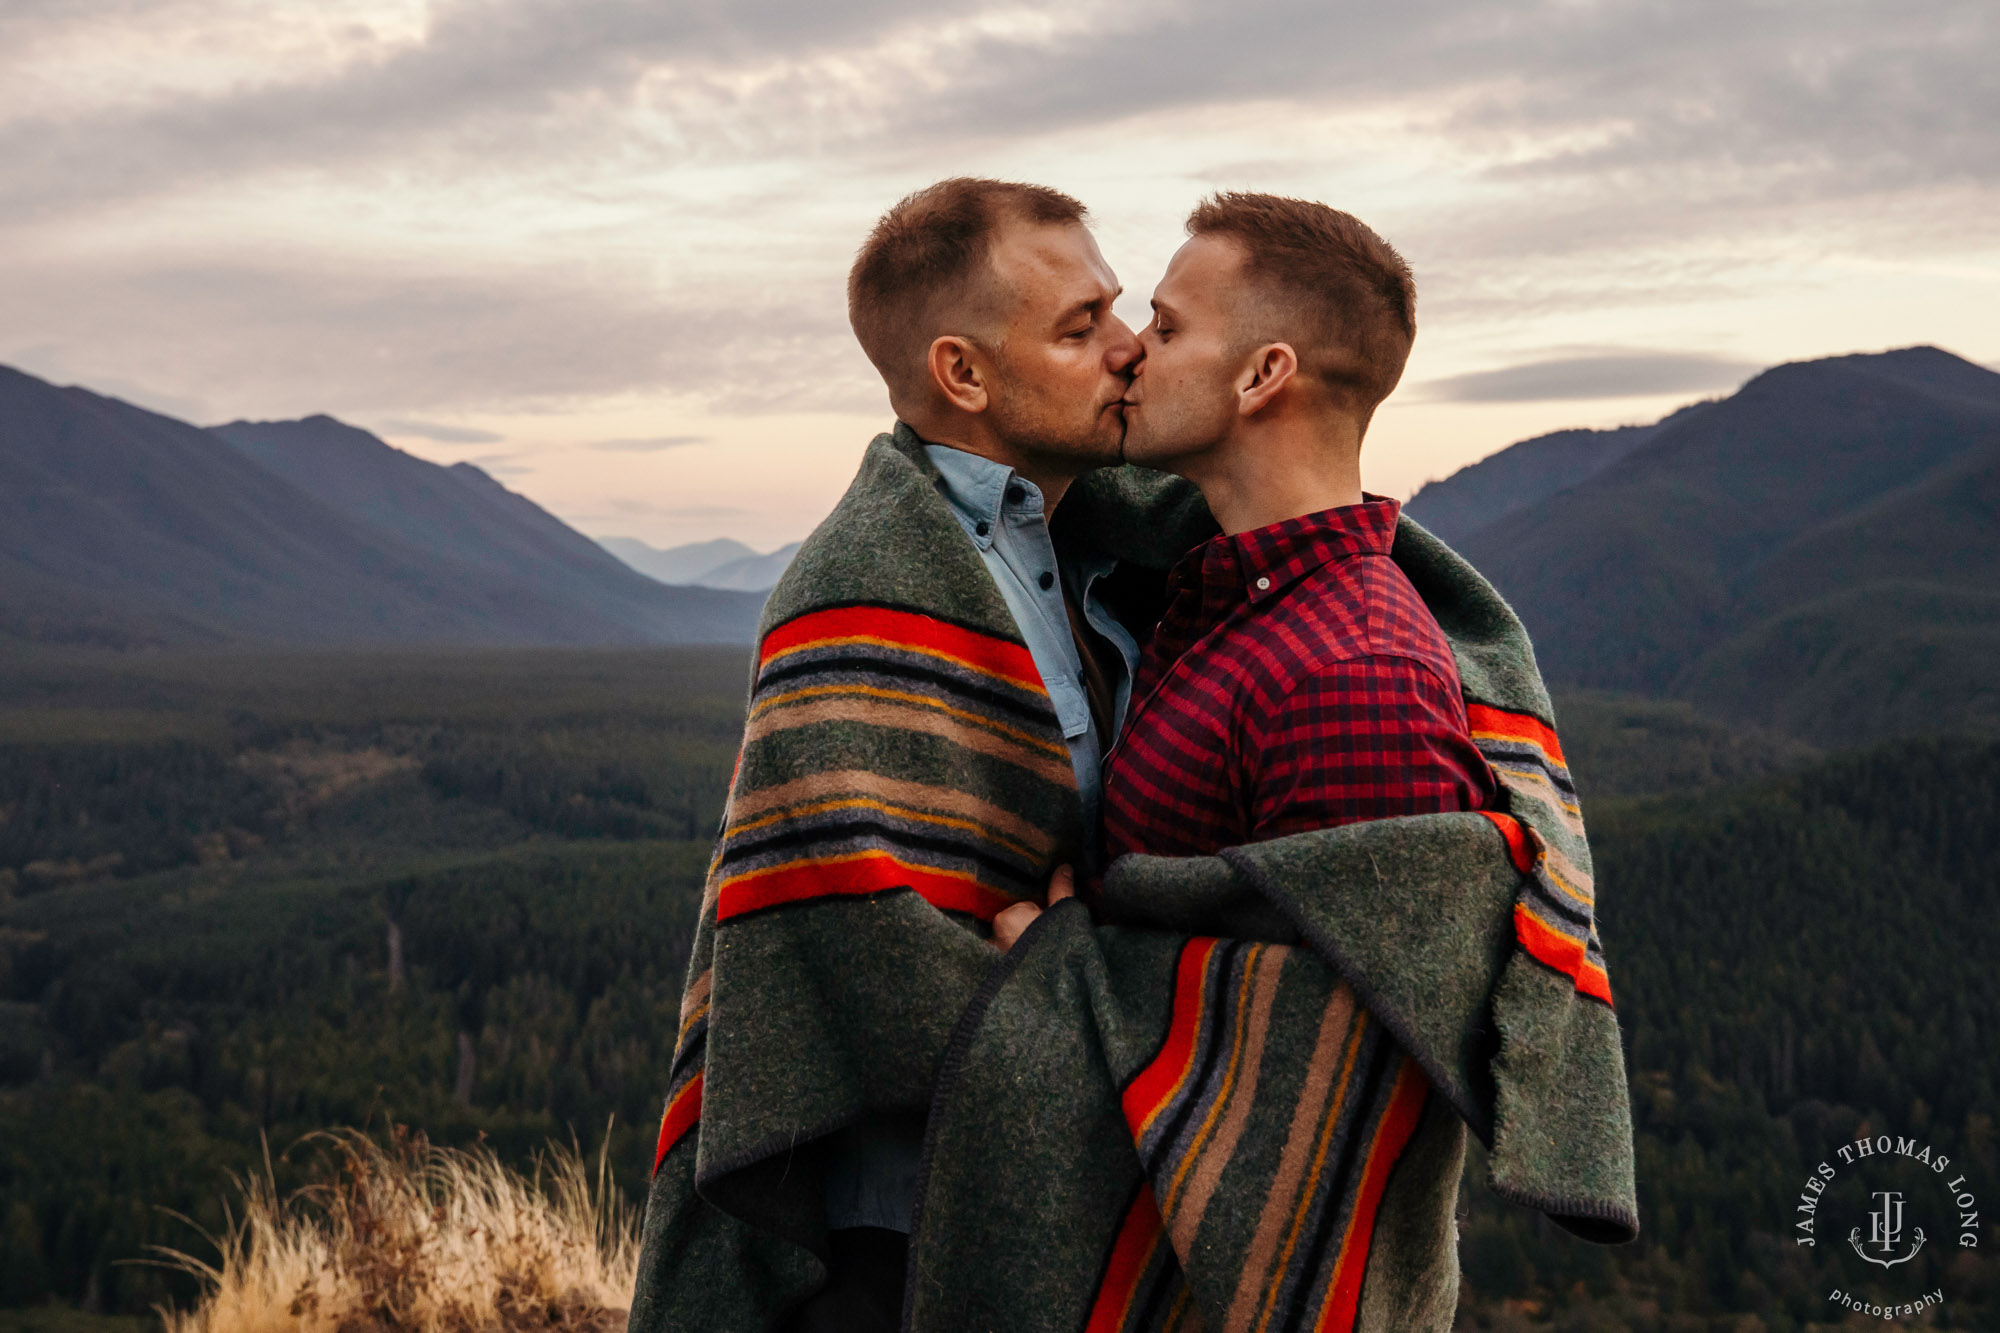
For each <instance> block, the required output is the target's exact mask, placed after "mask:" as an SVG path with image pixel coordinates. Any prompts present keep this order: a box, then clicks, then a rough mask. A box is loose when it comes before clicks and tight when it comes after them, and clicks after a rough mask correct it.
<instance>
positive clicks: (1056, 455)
mask: <svg viewBox="0 0 2000 1333" xmlns="http://www.w3.org/2000/svg"><path fill="white" fill-rule="evenodd" d="M991 256H992V263H993V268H994V272H995V276H996V277H997V278H998V280H999V287H998V290H999V291H1000V293H1001V299H1002V307H1001V315H1002V322H1001V325H1000V329H999V345H998V346H997V347H995V348H994V349H992V350H993V357H994V360H995V362H996V363H997V366H998V369H999V372H1000V373H999V375H998V377H997V380H996V382H995V383H994V384H993V385H992V386H991V390H990V400H989V401H990V406H989V408H988V410H989V412H990V413H991V420H992V423H993V429H994V432H995V434H997V435H999V437H1000V438H1001V439H1002V440H1003V441H1005V442H1006V443H1007V444H1008V445H1009V446H1010V447H1012V448H1013V449H1014V450H1015V451H1016V452H1017V453H1018V454H1019V455H1020V457H1021V458H1022V459H1023V460H1024V461H1032V462H1038V463H1040V464H1041V465H1042V466H1043V467H1044V468H1048V469H1052V470H1054V471H1058V472H1068V473H1072V474H1080V473H1082V472H1086V471H1089V470H1090V469H1091V468H1094V467H1100V466H1103V465H1105V464H1110V463H1116V462H1117V461H1118V457H1119V450H1120V448H1121V446H1122V445H1123V443H1124V440H1125V408H1124V399H1125V389H1126V385H1127V383H1128V380H1129V371H1130V369H1131V366H1132V363H1133V362H1134V361H1135V360H1137V359H1138V357H1139V340H1138V339H1137V338H1136V337H1134V336H1133V334H1132V330H1131V329H1130V328H1128V327H1126V325H1125V321H1123V320H1121V319H1119V318H1118V316H1116V315H1114V314H1112V313H1111V303H1112V301H1114V300H1115V299H1117V296H1118V292H1119V287H1118V277H1117V275H1116V274H1114V273H1113V272H1112V271H1111V266H1110V265H1108V264H1106V263H1105V262H1104V256H1103V255H1101V254H1099V253H1098V252H1097V242H1096V241H1095V240H1093V239H1091V235H1090V232H1089V231H1087V230H1085V229H1084V228H1083V227H1082V226H1081V225H1078V224H1074V223H1071V224H1058V225H1035V224H1024V223H1012V224H1009V225H1007V226H1005V227H1004V228H1002V230H1001V232H1000V234H999V235H998V236H997V237H995V238H994V242H993V249H992V251H991Z"/></svg>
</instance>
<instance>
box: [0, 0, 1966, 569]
mask: <svg viewBox="0 0 2000 1333" xmlns="http://www.w3.org/2000/svg"><path fill="white" fill-rule="evenodd" d="M1996 127H2000V6H1996V5H1994V4H1993V3H1992V2H1991V0H1962V2H1960V0H1893V2H1891V3H1855V2H1854V0H1729V2H1728V3H1719V2H1717V0H1673V2H1672V3H1665V2H1664V0H1649V2H1646V3H1638V2H1635V0H1539V2H1531V3H1515V2H1512V0H1402V2H1401V3H1398V4H1396V5H1384V4H1380V3H1368V4H1360V3H1352V2H1350V0H1333V2H1331V3H1330V2H1329V0H1230V3H1226V4H1225V3H1213V2H1206V3H1190V2H1186V0H1159V2H1156V3H1151V4H1144V5H1134V4H1132V3H1130V2H1129V0H1127V2H1126V3H1119V4H1111V3H1101V2H1100V0H1063V2H1062V3H1036V2H1029V3H1006V2H1004V0H1003V2H1002V3H993V4H984V3H981V2H980V0H966V3H962V4H959V5H954V6H940V5H937V4H935V3H914V2H913V0H851V2H850V3H829V2H828V0H731V2H730V3H722V0H428V2H427V0H309V2H304V0H0V363H6V364H10V365H13V366H17V367H19V368H20V369H23V370H26V371H29V372H30V373H33V374H37V375H41V376H43V377H45V378H49V379H52V380H56V381H58V382H61V383H79V384H83V385H85V386H86V387H89V388H92V389H95V390H97V391H99V392H104V393H110V394H114V395H116V396H119V397H122V398H125V399H128V400H129V401H132V402H135V403H138V404H140V405H142V406H146V407H149V408H153V409H155V410H158V411H162V412H167V413H170V414H172V415H175V416H179V417H183V418H186V419H188V420H193V421H196V422H199V423H202V424H213V423H217V422H221V421H227V420H232V419H237V418H252V419H269V418H283V417H298V416H304V415H308V414H311V413H314V412H329V413H332V414H333V415H335V416H338V417H340V418H342V419H343V420H347V421H351V422H353V423H355V424H357V425H361V426H364V427H367V428H369V429H371V430H374V431H376V432H377V433H378V434H381V435H382V436H383V437H384V438H386V439H388V440H390V441H391V442H392V443H394V444H396V445H397V446H398V447H401V448H404V449H407V450H409V451H410V452H412V453H415V454H418V455H421V456H422V457H425V458H430V459H434V460H436V461H439V462H447V463H449V462H459V461H469V462H473V463H476V464H478V465H479V466H481V467H484V468H485V469H487V470H488V471H489V472H491V473H493V474H494V475H495V476H496V477H498V478H499V479H500V480H501V481H503V482H504V483H506V484H507V485H508V486H511V487H513V488H514V489H516V490H519V491H521V492H522V493H523V494H526V495H528V496H529V497H531V498H532V499H534V500H536V501H537V502H539V503H541V504H542V505H544V506H545V507H547V508H549V509H550V510H552V511H553V512H554V513H556V514H557V515H559V516H560V517H562V518H563V519H565V520H566V521H568V522H570V523H572V524H574V525H575V526H577V527H578V528H580V529H581V530H583V531H585V532H587V533H590V534H592V535H594V536H634V537H638V538H640V539H642V540H645V541H649V542H652V543H653V544H655V545H661V546H666V545H673V544H677V543H680V542H688V541H696V540H703V539H707V538H712V537H718V536H730V537H735V538H738V539H739V540H743V541H747V542H749V543H750V544H751V545H753V546H755V547H757V548H759V549H768V548H771V547H774V546H777V545H779V544H780V543H783V542H786V541H790V540H794V539H796V538H798V537H800V536H803V535H804V534H805V533H806V532H807V531H808V530H810V529H811V527H812V526H813V524H814V523H815V522H816V521H817V520H818V519H819V518H820V517H821V516H822V515H823V514H824V513H825V512H826V510H827V509H828V508H829V507H830V506H831V505H832V503H833V502H834V500H835V499H836V498H837V497H838V496H839V494H840V492H841V490H842V489H843V488H844V487H845V486H846V484H847V482H848V480H849V479H850V478H851V476H852V475H853V471H854V467H855V464H856V462H857V461H858V459H859V456H860V453H861V450H862V448H863V447H864V445H865V444H866V442H867V440H868V439H869V437H871V436H872V435H873V434H875V433H876V432H877V431H879V430H882V429H884V428H886V426H887V424H888V422H889V419H890V418H889V409H888V400H887V396H886V394H885V393H884V392H883V390H882V389H881V386H880V384H879V382H878V381H877V380H876V378H875V376H874V373H873V371H872V370H871V368H870V367H869V366H868V363H867V362H866V360H865V359H864V358H863V357H862V356H861V354H860V351H859V349H858V348H857V347H856V346H855V345H854V342H853V339H852V337H851V335H850V334H849V332H848V329H847V322H846V311H845V298H844V283H845V277H846V270H847V266H848V263H849V261H850V259H851V258H852V256H853V253H854V250H855V248H856V247H857V246H858V245H859V243H860V242H861V240H862V238H863V236H864V235H865V234H866V232H867V230H868V228H869V226H870V224H871V223H872V222H873V221H874V219H875V218H876V217H877V216H878V215H879V214H880V213H881V212H882V211H883V210H884V209H885V208H887V207H888V206H889V205H890V204H891V203H893V202H894V201H895V200H896V199H897V198H899V197H901V196H902V195H903V194H905V193H907V192H909V191H910V190H913V189H916V188H919V187H921V186H923V185H925V184H928V183H929V182H931V181H933V180H936V179H938V178H939V177H942V176H947V175H957V174H973V175H986V176H999V177H1005V178H1010V179H1020V180H1032V181H1037V182H1041V183H1045V184H1048V185H1053V186H1055V187H1057V188H1059V189H1062V190H1065V191H1067V192H1069V193H1071V194H1074V195H1076V196H1077V197H1078V198H1080V199H1081V200H1083V202H1084V203H1085V204H1086V205H1088V206H1089V208H1090V209H1091V213H1092V217H1093V222H1094V225H1095V227H1096V230H1097V234H1098V239H1099V244H1100V246H1101V248H1102V250H1103V252H1104V254H1105V257H1106V258H1107V259H1108V260H1109V261H1110V263H1111V265H1112V266H1113V268H1114V269H1116V271H1117V272H1118V274H1119V277H1120V279H1121V280H1122V281H1123V282H1124V284H1125V287H1126V295H1125V296H1124V297H1123V298H1122V300H1121V302H1120V304H1119V313H1120V314H1121V315H1123V316H1124V317H1125V318H1126V319H1127V320H1128V322H1131V323H1132V324H1133V325H1134V327H1137V326H1138V325H1140V324H1141V323H1143V322H1144V320H1145V319H1146V317H1147V308H1146V302H1147V298H1148V296H1149V295H1150V293H1151V290H1152V287H1153V284H1154V283H1155V282H1156V281H1157V280H1158V277H1159V275H1160V273H1161V272H1162V270H1163V269H1164V267H1165V265H1166V261H1167V259H1168V257H1169V256H1170V255H1171V254H1172V253H1173V251H1174V249H1175V248H1176V246H1177V245H1178V244H1179V243H1180V242H1181V240H1182V239H1183V232H1182V229H1181V223H1182V220H1183V219H1184V218H1185V217H1186V215H1187V212H1188V210H1189V209H1190V208H1191V207H1192V206H1193V205H1194V204H1195V203H1196V202H1197V201H1198V200H1199V199H1200V198H1201V197H1202V196H1203V195H1204V194H1206V193H1208V192H1210V191H1213V190H1217V189H1256V190H1268V191H1274V192H1278V193H1283V194H1290V195H1297V196H1302V197H1306V198H1313V199H1320V200H1324V201H1326V202H1328V203H1331V204H1333V205H1334V206H1336V207H1339V208H1343V209H1346V210H1348V211H1350V212H1352V213H1354V214H1356V215H1357V216H1359V217H1361V218H1362V219H1363V220H1365V221H1367V222H1368V223H1369V224H1370V225H1372V226H1373V227H1374V228H1375V229H1376V230H1377V231H1379V232H1381V233H1382V234H1383V235H1385V236H1386V237H1388V238H1389V239H1390V240H1391V241H1392V242H1393V243H1394V244H1395V245H1396V246H1397V247H1398V248H1399V249H1400V250H1401V251H1402V252H1403V254H1404V255H1405V256H1406V257H1407V258H1408V259H1409V261H1410V263H1411V266H1412V267H1413V268H1414V270H1415V272H1416V275H1417V282H1418V290H1419V302H1418V324H1419V333H1418V338H1417V344H1416V349H1415V351H1414V353H1413V355H1412V358H1411V362H1410V366H1409V370H1408V372H1407V373H1406V374H1405V376H1404V380H1403V384H1402V387H1401V388H1400V389H1399V390H1398V391H1397V393H1396V395H1395V396H1394V397H1392V398H1391V399H1390V400H1389V402H1388V403H1387V404H1386V405H1385V406H1384V407H1383V409H1382V411H1381V412H1380V413H1379V414H1378V416H1377V418H1376V420H1375V424H1374V425H1373V427H1372V428H1371V430H1370V433H1369V437H1368V441H1367V446H1366V449H1365V450H1364V481H1365V483H1366V484H1367V485H1368V487H1369V488H1370V489H1371V490H1375V491H1380V492H1383V493H1387V494H1391V495H1397V496H1407V495H1408V494H1409V493H1411V492H1412V491H1413V490H1415V489H1416V488H1417V487H1418V486H1420V485H1421V484H1422V483H1423V482H1424V481H1425V480H1427V479H1429V478H1433V477H1439V476H1444V475H1448V474H1449V473H1450V472H1452V471H1453V470H1455V469H1456V468H1458V467H1461V466H1464V465H1465V464H1467V463H1470V462H1472V461H1475V460H1476V459H1478V458H1480V457H1482V456H1484V455H1486V454H1488V453H1491V452H1493V451H1495V450H1497V449H1500V448H1503V447H1505V446H1506V445H1508V444H1510V443H1512V442H1514V441H1516V440H1519V439H1523V438H1526V437H1528V436H1531V435H1535V434H1539V433H1541V432H1544V431H1548V430H1554V429H1559V428H1563V427H1569V426H1610V425H1618V424H1624V423H1630V422H1639V421H1650V420H1654V419H1656V418H1658V417H1660V416H1662V415H1664V414H1665V413H1666V412H1667V411H1669V410H1671V409H1672V408H1674V407H1675V406H1678V405H1679V404H1681V403H1685V402H1688V401H1692V400H1694V399H1698V398H1703V397H1710V396H1715V395H1719V394H1726V393H1728V392H1730V391H1731V390H1733V389H1734V388H1735V387H1736V386H1737V385H1739V384H1740V383H1741V382H1742V381H1743V380H1744V379H1746V378H1748V377H1749V376H1750V375H1751V374H1753V373H1755V371H1756V370H1758V369H1760V368H1762V367H1765V366H1768V365H1772V364H1775V363H1778V362H1782V361H1790V360H1800V359H1806V358H1811V357H1817V356H1825V355H1833V354H1839V353H1845V352H1855V351H1875V350H1881V349H1884V348H1889V347H1897V346H1907V345H1910V344H1913V343H1932V344H1936V345H1939V346H1942V347H1945V348H1948V349H1950V350H1952V351H1954V352H1957V353H1959V354H1960V355H1962V356H1966V357H1969V358H1971V359H1973V360H1975V361H1980V362H1982V363H1988V364H1992V363H1996V362H2000V317H1996V312H2000V225H1996V224H1995V222H1994V221H1993V219H1994V218H1996V217H2000V129H1996Z"/></svg>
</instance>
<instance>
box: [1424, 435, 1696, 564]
mask: <svg viewBox="0 0 2000 1333" xmlns="http://www.w3.org/2000/svg"><path fill="white" fill-rule="evenodd" d="M1706 406H1708V404H1706V403H1696V404H1693V405H1691V406H1688V407H1684V408H1681V409H1680V410H1679V411H1678V412H1675V413H1674V414H1673V415H1672V416H1670V417H1667V418H1665V419H1663V420H1660V421H1656V422H1654V423H1653V424H1652V425H1650V426H1618V427H1614V428H1613V429H1611V430H1558V431H1551V432H1550V433H1549V434H1547V435H1537V436H1536V437H1535V438H1533V439H1531V440H1523V441H1521V442H1520V443H1519V444H1516V445H1512V446H1510V447H1508V448H1506V449H1502V450H1501V451H1500V452H1499V453H1497V454H1491V455H1489V456H1487V457H1485V458H1482V459H1480V460H1479V461H1478V462H1477V463H1473V464H1471V465H1470V466H1468V467H1462V468H1460V469H1459V470H1458V471H1456V472H1454V473H1452V474H1451V475H1450V476H1449V477H1446V478H1444V479H1443V480H1442V481H1433V482H1430V483H1429V484H1427V485H1425V486H1424V487H1422V488H1421V489H1420V490H1418V491H1417V493H1416V494H1415V495H1413V496H1411V497H1410V502H1409V504H1408V506H1407V508H1408V509H1409V512H1410V517H1411V518H1414V519H1416V520H1417V521H1418V522H1419V523H1421V524H1423V525H1424V526H1425V527H1427V528H1429V529H1430V530H1431V531H1432V532H1435V533H1436V534H1437V535H1438V536H1439V537H1442V538H1443V539H1444V540H1445V541H1447V542H1451V543H1453V544H1456V543H1458V542H1460V541H1463V540H1464V539H1465V538H1467V537H1469V536H1471V535H1472V534H1473V533H1475V532H1477V531H1478V530H1479V529H1481V528H1483V527H1485V526H1486V525H1487V524H1489V523H1492V522H1494V521H1496V520H1498V519H1502V518H1505V517H1506V516H1507V515H1509V514H1512V513H1515V512H1517V511H1519V510H1522V509H1526V508H1527V507H1528V506H1529V505H1531V504H1534V503H1535V502H1536V501H1538V500H1545V499H1547V498H1548V497H1549V496H1551V495H1555V494H1556V493H1558V492H1560V491H1566V490H1568V489H1569V488H1570V487H1572V486H1574V485H1576V484H1577V483H1578V482H1581V481H1583V480H1585V479H1586V478H1589V477H1594V476H1596V475H1597V474H1598V473H1600V472H1602V471H1603V470H1604V469H1606V468H1608V467H1610V466H1611V465H1612V464H1613V463H1616V462H1617V461H1618V460H1619V459H1621V458H1623V457H1625V456H1626V455H1627V454H1629V453H1631V452H1632V451H1633V450H1635V449H1637V448H1639V447H1640V446H1641V445H1643V444H1645V443H1646V442H1647V441H1648V440H1651V439H1652V438H1653V437H1654V436H1656V435H1658V434H1659V433H1660V432H1661V431H1662V430H1664V429H1665V428H1666V427H1667V426H1668V425H1670V424H1672V423H1673V422H1676V421H1679V420H1682V419H1684V418H1685V417H1686V416H1687V415H1688V414H1690V413H1694V412H1699V411H1701V409H1702V408H1704V407H1706Z"/></svg>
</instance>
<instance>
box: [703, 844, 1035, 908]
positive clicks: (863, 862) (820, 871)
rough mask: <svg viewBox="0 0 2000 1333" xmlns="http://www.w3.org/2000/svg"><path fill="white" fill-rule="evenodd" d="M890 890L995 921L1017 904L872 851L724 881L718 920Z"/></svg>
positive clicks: (968, 881)
mask: <svg viewBox="0 0 2000 1333" xmlns="http://www.w3.org/2000/svg"><path fill="white" fill-rule="evenodd" d="M891 889H912V890H914V891H915V892H916V893H917V895H918V896H919V897H921V898H922V899H923V900H924V901H925V902H927V903H929V904H930V905H931V906H933V907H935V908H937V909H938V910H940V911H944V912H966V913H969V914H971V915H973V916H976V917H978V918H979V919H980V920H981V921H991V920H992V919H993V918H994V916H995V915H997V914H998V913H999V912H1001V911H1002V910H1003V909H1005V908H1007V907H1010V906H1012V905H1013V903H1014V902H1015V899H1013V898H1011V897H1009V896H1008V895H1007V894H1005V893H1002V892H1001V891H1000V890H998V889H996V888H994V887H992V886H991V885H988V884H982V883H980V882H979V881H978V880H976V879H974V878H973V877H972V876H970V875H959V874H953V873H951V872H950V871H944V870H933V869H931V868H929V867H926V866H918V865H911V864H910V863H909V862H907V861H901V860H898V859H897V858H895V857H893V856H891V855H889V854H888V853H887V852H872V851H871V852H857V853H855V854H853V855H849V856H830V857H816V858H813V859H811V860H805V861H791V862H787V863H786V864H784V865H781V866H772V867H771V868H769V869H768V870H753V871H750V872H748V873H747V874H742V875H737V876H735V877H733V878H731V879H726V880H724V881H723V882H722V887H721V888H720V889H718V890H717V892H716V900H715V919H716V921H717V922H723V921H727V920H729V919H730V918H731V917H738V916H743V915H744V914H746V913H749V912H758V911H762V910H763V909H765V908H767V907H782V906H784V905H785V904H787V903H798V902H805V901H808V900H809V899H813V898H842V897H855V896H859V895H865V894H871V893H886V892H888V891H889V890H891Z"/></svg>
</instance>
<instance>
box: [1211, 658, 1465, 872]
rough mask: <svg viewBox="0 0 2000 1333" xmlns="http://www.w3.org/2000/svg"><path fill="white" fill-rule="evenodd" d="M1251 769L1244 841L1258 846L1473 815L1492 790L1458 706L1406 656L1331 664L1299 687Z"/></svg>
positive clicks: (1453, 695) (1277, 715)
mask: <svg viewBox="0 0 2000 1333" xmlns="http://www.w3.org/2000/svg"><path fill="white" fill-rule="evenodd" d="M1252 767H1253V773H1252V782H1251V791H1252V797H1251V809H1250V811H1249V815H1250V826H1251V837H1252V839H1253V840H1260V841H1261V840H1262V839H1265V838H1276V837H1280V836H1282V835H1284V834H1288V833H1304V832H1308V831H1310V830H1312V829H1319V828H1328V827H1331V826H1333V825H1336V824H1352V823H1356V822H1358V821H1360V820H1364V819H1388V818H1392V817H1394V816H1396V815H1422V814H1436V813H1438V812H1441V811H1450V810H1477V809H1479V808H1481V807H1482V806H1484V805H1485V804H1486V803H1487V802H1488V801H1489V800H1490V799H1491V798H1492V793H1493V785H1492V782H1493V780H1492V775H1491V771H1490V770H1489V769H1488V768H1487V766H1486V760H1485V758H1484V757H1483V756H1482V755H1481V754H1480V753H1479V751H1478V750H1477V749H1476V748H1475V747H1474V746H1473V744H1472V737H1471V735H1470V734H1469V733H1468V731H1467V729H1466V723H1465V705H1464V703H1463V701H1462V700H1460V699H1459V697H1458V695H1457V692H1456V691H1455V690H1452V689H1451V688H1450V687H1449V686H1447V685H1446V684H1445V683H1444V682H1443V681H1441V680H1440V679H1438V676H1437V674H1436V673H1435V672H1433V671H1432V670H1431V669H1430V668H1429V667H1427V666H1425V665H1423V664H1422V663H1421V662H1417V661H1414V660H1412V659H1410V658H1407V657H1391V656H1379V657H1364V658H1358V659H1355V660H1351V661H1346V662H1339V663H1335V664H1332V665H1330V666H1326V667H1323V668H1321V669H1320V670H1319V671H1318V672H1316V673H1315V674H1314V675H1312V676H1311V677H1309V678H1307V679H1306V680H1304V681H1302V682H1300V683H1299V685H1298V686H1297V688H1295V689H1294V690H1292V692H1291V693H1290V694H1289V695H1288V696H1287V697H1286V698H1285V699H1284V700H1283V701H1282V702H1280V703H1279V704H1278V706H1277V708H1276V709H1275V710H1274V713H1273V715H1272V717H1271V719H1270V721H1269V723H1268V724H1267V725H1266V726H1265V727H1264V728H1263V735H1262V737H1261V741H1260V744H1259V745H1258V746H1257V749H1256V751H1255V753H1254V755H1253V756H1252Z"/></svg>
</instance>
